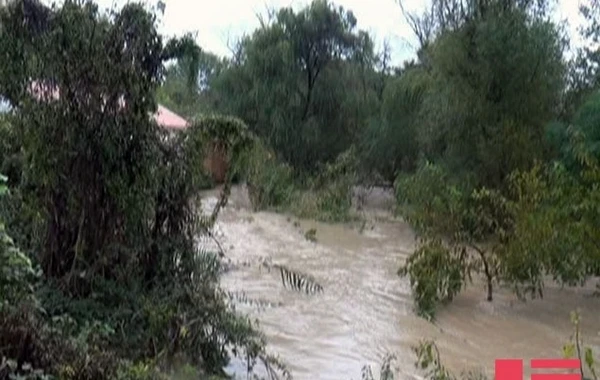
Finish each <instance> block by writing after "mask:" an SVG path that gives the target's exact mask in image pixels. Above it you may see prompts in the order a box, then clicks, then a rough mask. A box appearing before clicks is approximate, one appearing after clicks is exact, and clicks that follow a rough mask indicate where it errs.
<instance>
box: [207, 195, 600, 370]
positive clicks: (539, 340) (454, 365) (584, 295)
mask: <svg viewBox="0 0 600 380" xmlns="http://www.w3.org/2000/svg"><path fill="white" fill-rule="evenodd" d="M207 196H209V197H208V198H207V200H206V205H207V206H208V207H210V206H211V204H213V202H214V198H211V197H210V196H212V197H214V196H216V192H211V193H208V194H207ZM369 200H370V201H368V202H367V207H366V210H367V211H366V216H367V220H368V223H367V224H366V225H365V228H364V229H363V230H362V231H361V229H360V228H358V227H359V226H351V225H329V224H324V223H318V222H314V221H299V220H297V219H296V218H292V217H287V216H286V215H281V214H276V213H270V212H258V213H254V212H252V211H251V210H250V207H249V202H248V199H247V196H246V194H245V192H244V190H243V188H241V187H237V188H234V190H233V192H232V196H231V198H230V201H229V204H228V206H227V207H226V208H225V209H224V210H223V211H222V213H221V215H220V216H219V221H218V225H217V228H216V229H217V231H218V232H219V234H220V236H219V239H220V241H221V245H222V246H223V248H224V250H225V254H226V256H227V257H228V258H229V259H230V260H232V261H234V262H238V263H240V262H247V263H250V264H251V265H248V266H242V267H240V268H238V269H237V270H232V271H230V272H228V273H226V274H224V275H223V278H222V286H223V287H224V288H225V289H227V290H229V291H231V292H237V293H241V292H243V293H245V295H246V296H247V297H248V298H249V299H261V300H265V301H269V302H271V303H272V304H273V305H272V306H268V307H264V308H257V307H252V306H248V307H243V306H244V305H239V307H238V309H239V310H240V311H242V312H246V313H248V314H249V315H250V316H251V317H253V318H257V319H258V320H259V321H260V326H261V328H262V330H263V331H264V332H265V334H266V336H267V339H268V345H269V346H268V347H269V352H271V353H276V354H278V355H279V356H280V358H281V359H282V360H283V361H284V362H285V363H286V364H287V366H288V368H289V369H290V370H291V372H292V375H293V377H294V379H301V380H302V379H307V380H312V379H323V380H329V379H331V380H334V379H335V380H350V379H360V377H361V368H362V366H363V365H365V364H370V365H371V366H372V367H373V372H374V374H375V375H376V377H377V375H378V368H379V363H380V362H381V360H382V359H383V357H384V355H385V354H386V353H392V354H395V356H396V358H397V360H396V361H395V366H396V367H397V371H396V373H397V374H398V376H397V377H396V378H397V379H413V378H420V377H419V372H418V371H417V370H416V369H415V367H414V361H415V356H414V354H413V353H412V351H411V347H412V346H414V345H416V344H418V342H419V341H420V340H421V339H434V340H435V341H436V343H437V345H438V347H439V349H440V353H441V356H442V359H443V361H444V363H445V364H446V365H447V367H448V368H449V369H451V370H453V371H456V372H460V371H462V370H470V369H479V370H482V371H484V372H485V373H486V374H487V375H488V376H489V378H490V379H491V378H493V366H494V359H496V358H502V357H519V358H524V360H525V361H526V363H527V361H528V359H531V358H534V357H557V356H559V355H560V354H561V347H562V345H563V344H564V343H565V342H566V341H568V339H569V337H570V334H571V333H572V326H571V324H570V320H569V314H570V312H571V311H572V310H575V309H577V308H579V309H580V310H581V315H582V330H583V333H584V337H585V339H586V341H587V343H588V344H590V345H592V346H593V347H595V348H596V350H597V349H598V347H599V345H600V333H599V331H600V299H598V298H592V297H591V294H592V293H593V287H594V284H591V285H590V286H589V288H586V289H577V290H574V289H560V288H558V287H553V286H551V285H550V284H549V285H547V288H546V291H545V294H544V299H543V300H534V301H528V302H526V303H522V302H519V301H517V299H516V297H515V296H513V295H512V294H511V293H510V291H508V290H498V291H497V292H496V294H495V299H494V301H493V302H491V303H489V302H487V301H486V300H485V291H484V288H483V285H481V286H473V287H471V288H469V289H467V290H466V291H465V292H464V293H463V294H461V295H460V296H459V297H458V298H456V299H455V301H454V302H453V303H452V304H451V305H449V306H447V307H444V308H442V309H440V311H439V313H438V316H437V321H436V324H435V325H434V324H431V323H428V322H426V321H425V320H423V319H420V318H418V317H416V316H415V315H414V313H413V303H412V299H411V293H410V284H409V282H408V280H407V279H403V278H400V277H398V276H397V274H396V272H397V270H398V267H399V266H400V265H401V264H402V262H403V260H404V259H405V258H406V257H407V256H408V255H409V254H410V253H411V252H412V249H413V247H414V245H415V240H414V235H413V233H412V231H411V229H410V227H409V226H408V225H407V224H406V223H404V222H402V221H400V220H397V219H394V218H393V217H392V216H391V213H390V212H389V211H388V210H389V209H390V207H391V204H390V203H389V202H391V199H390V198H389V196H386V194H385V193H384V192H382V191H379V192H378V194H376V195H374V196H371V197H370V198H369ZM313 228H314V229H315V230H316V242H313V241H310V240H308V239H306V238H305V233H306V231H308V230H309V229H313ZM261 257H270V258H271V259H272V262H273V263H277V264H281V265H285V266H287V267H289V268H293V269H295V270H298V271H300V272H303V273H308V274H310V275H312V276H314V278H315V279H316V280H317V281H318V282H319V283H320V284H321V285H322V286H323V288H324V292H323V293H320V294H315V295H306V294H301V293H298V292H294V291H291V290H288V289H286V288H284V287H283V286H282V283H281V279H280V277H279V275H278V273H276V272H267V271H265V269H264V268H261V267H260V265H258V263H259V262H260V258H261ZM526 367H527V365H526ZM526 372H527V370H526ZM244 378H245V376H244Z"/></svg>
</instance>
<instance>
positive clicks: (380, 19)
mask: <svg viewBox="0 0 600 380" xmlns="http://www.w3.org/2000/svg"><path fill="white" fill-rule="evenodd" d="M126 1H127V0H97V2H98V3H99V4H100V6H101V7H110V6H111V5H113V4H115V5H117V6H121V5H123V4H125V3H126ZM149 1H151V2H152V4H154V3H155V0H149ZM581 1H587V0H558V7H557V8H556V10H555V17H556V19H557V21H558V20H564V19H568V20H569V24H570V25H569V31H570V34H571V35H572V36H573V37H575V38H576V37H577V29H576V28H577V26H578V25H579V23H580V16H579V14H578V7H579V4H580V2H581ZM163 2H165V4H166V9H165V14H164V16H163V17H162V20H161V23H162V24H161V32H162V33H164V34H166V35H169V36H176V35H181V34H183V33H185V32H197V35H198V43H199V44H200V46H202V48H203V49H205V50H209V51H211V52H213V53H216V54H218V55H229V50H228V48H227V46H228V40H229V41H234V40H235V39H236V38H239V37H240V36H241V35H243V33H250V32H251V31H252V30H254V29H255V28H256V27H257V26H258V19H257V17H256V15H257V14H264V13H265V10H266V9H267V7H275V8H279V7H282V6H292V7H294V8H295V9H298V8H301V7H303V6H305V5H307V4H309V3H310V0H210V1H209V0H163ZM333 2H334V3H335V4H338V5H342V6H343V7H344V8H346V9H350V10H352V11H353V12H354V15H355V16H356V18H357V19H358V26H359V28H361V29H366V30H368V31H369V32H371V33H372V35H373V36H374V37H375V41H376V42H377V44H378V46H380V45H381V43H382V41H383V40H384V39H388V40H389V41H390V44H391V46H392V49H393V60H394V63H396V64H399V63H401V62H402V61H404V60H405V59H407V58H411V57H412V56H413V55H414V51H415V38H414V36H413V34H412V32H411V30H410V28H409V27H408V25H407V24H406V21H405V20H404V18H403V16H402V13H401V11H400V7H399V6H398V4H397V3H396V0H333ZM428 3H429V0H404V4H405V7H406V8H407V9H409V10H419V9H423V7H424V6H425V5H426V4H428ZM574 42H575V43H577V41H576V40H574Z"/></svg>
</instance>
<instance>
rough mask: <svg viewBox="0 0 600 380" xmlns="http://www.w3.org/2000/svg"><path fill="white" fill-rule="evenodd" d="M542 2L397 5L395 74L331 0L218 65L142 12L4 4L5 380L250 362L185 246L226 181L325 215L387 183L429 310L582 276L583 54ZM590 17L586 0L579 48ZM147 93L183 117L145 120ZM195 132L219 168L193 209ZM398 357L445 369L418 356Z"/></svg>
mask: <svg viewBox="0 0 600 380" xmlns="http://www.w3.org/2000/svg"><path fill="white" fill-rule="evenodd" d="M163 5H164V4H163ZM550 6H551V1H549V0H535V1H534V0H478V1H470V0H453V1H446V0H432V1H431V4H430V7H428V8H427V9H428V10H427V11H425V12H424V13H422V14H406V16H407V20H408V21H409V24H410V25H411V26H412V28H413V30H414V32H415V33H416V35H417V37H418V39H419V42H420V44H421V46H419V49H418V52H417V58H416V59H415V60H413V61H411V62H405V63H404V64H403V65H402V66H401V67H393V66H392V65H391V63H390V51H389V48H388V47H387V45H385V46H384V47H383V49H382V50H381V51H380V52H377V51H376V48H375V45H376V44H375V42H374V41H373V39H372V38H371V37H370V36H369V34H368V33H366V32H365V31H362V30H359V29H358V28H357V25H358V24H357V19H356V17H355V16H354V14H353V13H352V12H351V11H350V10H347V9H344V8H341V7H338V6H337V5H335V4H333V3H331V2H328V1H326V0H314V1H313V2H311V3H310V4H309V5H308V6H306V7H305V8H302V9H300V10H294V9H292V8H282V9H279V10H275V11H273V12H271V13H270V14H269V17H268V18H267V19H261V25H260V27H259V28H257V29H256V30H255V31H254V32H253V33H251V34H250V35H248V36H245V37H244V38H242V39H241V40H240V41H239V42H238V44H237V45H235V46H233V47H232V53H233V54H232V56H231V57H229V58H221V57H217V56H216V55H214V54H212V53H210V52H207V51H203V50H202V49H201V48H200V47H198V46H197V45H196V44H195V43H194V42H193V38H192V36H191V35H188V36H185V37H183V38H181V39H174V40H168V41H165V40H163V37H162V36H160V35H159V33H158V32H157V30H156V16H155V14H154V13H153V12H150V11H148V10H147V9H145V8H144V7H142V6H141V5H139V4H128V5H126V6H124V7H123V8H122V9H120V10H114V11H112V12H110V13H107V14H105V13H101V12H100V11H99V10H98V7H97V6H96V5H95V4H94V3H93V2H92V1H74V0H67V1H65V2H64V4H62V5H60V6H53V7H51V8H49V7H46V6H43V5H41V4H40V3H39V2H38V1H37V0H16V1H14V2H11V4H10V5H7V6H3V7H0V97H1V98H2V99H6V100H7V101H8V102H9V103H10V105H11V107H12V110H11V111H10V112H8V113H5V114H2V115H0V173H3V176H2V177H0V274H1V275H2V277H0V359H1V361H0V379H5V378H9V376H11V375H15V374H18V375H22V376H25V377H26V378H31V379H34V378H36V379H37V378H44V376H54V377H57V378H62V379H105V378H120V379H134V378H135V379H140V378H162V377H163V376H167V375H168V374H172V373H175V372H176V371H181V370H182V369H185V370H186V371H187V372H190V373H191V375H190V374H188V375H189V376H190V377H194V376H195V377H198V376H200V374H205V373H208V374H222V368H223V367H224V366H225V365H226V364H227V363H228V360H229V358H230V356H231V355H230V354H231V353H232V352H233V353H235V354H239V355H242V356H243V357H244V358H246V359H247V360H249V361H250V362H254V361H256V360H257V359H259V358H260V359H262V360H263V361H269V360H270V359H269V358H268V357H267V356H266V355H265V351H264V339H263V337H262V335H261V334H260V332H259V331H258V330H256V329H255V326H254V325H253V324H252V323H250V322H249V321H248V320H246V319H245V318H244V317H242V316H239V315H237V314H236V313H235V312H234V311H233V310H232V309H231V308H230V307H229V306H227V304H226V302H225V295H224V293H223V292H222V291H221V289H220V287H219V269H220V262H219V259H218V257H217V255H215V254H214V253H211V252H205V251H203V250H202V247H198V244H197V239H196V238H197V237H198V235H199V234H206V233H209V231H210V229H211V227H212V225H213V224H214V222H215V220H216V218H217V216H218V214H219V210H220V209H221V208H222V207H223V206H225V205H226V203H227V197H228V195H229V192H230V190H231V185H232V182H233V181H237V180H239V181H241V182H244V183H245V184H246V185H247V187H248V190H249V195H250V198H251V201H252V204H253V205H254V208H255V209H256V210H263V209H274V210H277V211H284V212H293V213H295V214H296V215H297V216H300V217H305V218H316V219H320V220H324V221H329V222H334V221H348V220H350V219H351V218H352V216H353V215H352V212H351V211H352V202H353V199H352V193H353V187H354V186H356V185H362V186H366V187H368V186H371V185H373V184H376V183H378V184H380V183H388V184H389V183H393V184H394V188H395V194H396V198H397V203H398V211H399V212H400V214H401V215H402V216H403V217H404V218H405V219H406V220H407V221H408V222H409V223H410V224H411V225H412V226H413V227H414V229H415V231H416V232H417V234H418V238H419V240H418V244H417V247H416V249H415V252H414V253H413V254H412V255H411V256H410V257H409V258H408V260H407V261H406V262H405V263H403V264H402V267H401V269H400V270H399V274H400V275H402V276H407V277H409V280H410V284H411V286H412V289H413V293H414V297H415V305H416V309H417V311H418V313H419V314H420V315H422V316H424V317H426V318H433V317H434V315H435V310H436V307H437V306H438V305H439V304H440V303H445V302H450V301H452V299H454V298H455V297H456V296H457V295H458V294H459V293H460V291H461V290H462V289H463V288H464V287H465V286H468V284H469V283H470V282H472V281H478V280H479V277H482V278H483V280H484V281H485V285H486V289H487V294H486V298H487V300H489V301H492V300H493V294H494V289H496V288H497V287H498V286H510V287H512V288H513V289H514V290H515V292H516V293H517V294H518V295H519V296H521V297H525V296H526V295H528V294H529V295H532V296H543V293H544V292H543V288H544V282H545V281H548V280H550V279H552V280H553V281H557V282H559V283H560V284H562V285H566V286H580V285H583V284H584V283H586V281H588V280H589V279H590V278H593V277H595V276H598V275H600V249H599V247H600V235H599V232H598V231H600V228H599V227H600V220H599V215H600V209H599V207H600V193H599V187H598V181H599V180H600V106H599V105H600V93H599V92H598V91H599V89H600V87H599V85H600V81H599V80H598V78H599V74H598V63H599V61H600V60H599V59H598V57H599V56H600V54H598V49H597V47H594V46H595V45H594V44H588V45H586V47H585V48H583V49H581V50H580V51H578V54H577V55H576V57H575V58H574V59H573V60H572V61H567V60H566V59H565V54H564V53H565V48H566V46H567V42H568V41H566V40H565V38H564V37H563V30H562V29H561V27H560V26H559V25H557V24H555V23H554V22H552V21H551V19H550V17H549V10H550ZM599 9H600V4H598V2H597V1H596V0H592V1H591V2H590V5H589V6H583V7H582V14H583V15H584V17H585V19H586V21H587V22H586V25H585V27H584V28H583V29H582V37H583V38H584V39H586V41H592V42H594V41H597V40H598V38H600V25H599V23H598V12H599ZM157 102H161V103H162V104H164V105H166V106H168V107H169V108H172V109H173V110H175V111H177V112H179V113H180V114H182V115H183V116H185V117H187V118H188V119H189V120H190V121H191V123H190V124H191V127H189V128H188V129H186V130H185V131H182V132H177V133H175V132H170V131H166V130H163V129H161V128H159V127H158V126H157V125H156V124H155V123H154V122H153V121H152V119H151V118H149V114H151V113H152V112H154V111H155V110H156V107H157ZM224 115H229V116H224ZM210 144H216V145H218V146H220V147H222V148H223V149H224V152H225V155H226V157H225V158H226V161H227V163H228V165H229V166H228V171H227V175H226V179H225V183H224V186H223V188H222V192H221V197H220V199H219V201H218V203H217V206H216V207H215V209H214V210H213V213H212V214H211V215H201V213H200V212H199V207H198V205H199V192H200V190H202V189H204V188H206V187H207V186H210V185H211V183H210V179H209V176H208V173H206V172H205V169H204V167H205V166H204V163H205V159H206V158H207V147H209V146H210ZM476 275H479V276H476ZM230 351H231V352H230ZM416 353H417V354H418V356H419V357H420V360H421V366H422V367H423V368H425V367H427V366H428V365H429V364H431V363H433V364H434V369H433V371H432V372H431V374H430V375H431V376H430V377H431V378H436V379H437V378H440V379H441V378H443V379H449V378H454V377H453V375H451V374H450V373H448V372H447V371H446V370H445V369H444V368H443V366H441V364H440V361H439V357H438V355H437V354H436V352H435V347H434V346H433V345H431V344H429V345H424V346H422V347H421V348H420V349H419V350H417V352H416ZM585 355H588V354H587V351H586V353H585ZM589 355H591V354H589ZM390 360H391V359H389V358H388V359H386V361H385V363H384V369H385V376H386V378H388V375H389V372H390V369H389V366H390V364H389V363H390ZM586 360H587V356H586ZM271 361H272V360H271ZM428 363H429V364H428ZM592 364H593V362H592V363H591V364H589V365H590V368H591V366H592ZM363 375H364V376H366V377H369V376H370V375H369V373H367V372H365V373H364V374H363ZM178 376H182V377H185V376H186V375H185V374H178ZM382 376H383V375H382Z"/></svg>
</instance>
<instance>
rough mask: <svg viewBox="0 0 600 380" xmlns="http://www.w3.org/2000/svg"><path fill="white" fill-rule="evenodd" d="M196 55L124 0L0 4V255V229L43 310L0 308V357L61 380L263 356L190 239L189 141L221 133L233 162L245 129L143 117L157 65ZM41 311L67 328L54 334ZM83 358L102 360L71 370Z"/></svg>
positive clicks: (198, 180) (197, 151) (192, 161)
mask: <svg viewBox="0 0 600 380" xmlns="http://www.w3.org/2000/svg"><path fill="white" fill-rule="evenodd" d="M198 53H199V49H198V47H197V46H196V45H195V43H193V41H192V40H191V39H190V38H189V37H187V38H183V39H177V40H169V41H163V38H162V37H161V36H160V35H159V34H158V32H157V30H156V23H155V16H154V14H153V13H151V12H149V11H147V10H146V9H145V8H144V7H143V6H141V5H140V4H133V3H132V4H127V5H126V6H124V7H123V8H122V9H120V10H118V11H112V12H111V13H109V14H102V13H100V12H99V11H98V7H97V6H96V5H95V4H94V3H93V2H91V1H86V2H79V1H71V0H67V1H65V2H64V3H63V4H61V5H60V6H56V5H55V6H53V7H51V8H49V7H46V6H44V5H42V4H41V3H39V2H38V1H36V0H18V1H15V2H11V4H9V5H8V6H7V7H2V8H0V56H1V61H0V96H2V97H5V98H6V99H8V100H9V102H10V104H11V105H12V106H13V111H12V114H11V117H10V125H9V126H8V128H4V127H3V129H7V130H8V131H9V132H10V133H5V131H4V130H3V131H2V140H1V141H2V143H3V144H5V143H6V144H7V146H8V148H9V152H10V153H11V154H15V155H20V157H21V160H22V162H23V165H22V166H20V167H18V168H17V170H15V171H20V172H19V173H18V174H19V176H15V178H14V179H13V178H11V181H9V184H10V186H11V187H10V189H9V190H10V194H9V196H8V197H2V199H0V202H1V204H0V205H1V206H2V207H0V213H1V214H2V218H0V219H1V220H2V221H4V219H5V218H6V231H7V234H6V235H5V234H4V231H1V232H0V234H1V235H2V236H0V239H2V240H3V242H2V247H0V250H2V254H1V256H2V260H0V261H2V263H1V264H2V266H4V263H5V261H6V260H5V257H6V254H5V253H8V254H9V257H8V259H9V261H10V260H12V261H14V259H19V258H18V255H15V254H14V253H18V252H16V249H15V248H14V247H13V244H12V242H10V241H8V239H7V238H6V236H7V235H11V236H15V240H17V239H16V237H17V235H19V236H22V237H24V238H21V239H19V240H20V241H25V242H26V244H25V245H24V246H22V248H23V249H24V251H25V252H26V253H27V254H28V256H29V258H30V259H31V261H32V262H33V263H34V264H35V265H39V266H40V267H41V272H42V278H41V280H40V281H41V283H40V288H41V289H42V290H43V291H40V292H39V293H37V294H36V295H37V296H38V297H39V299H40V302H41V303H42V306H43V308H44V313H39V312H38V311H36V310H34V311H31V312H28V313H25V314H16V315H8V316H7V315H5V314H3V315H2V318H0V319H1V320H2V322H3V323H1V324H0V330H1V331H0V336H2V338H3V339H4V338H5V337H7V340H6V341H5V340H2V344H0V346H2V348H1V351H2V352H0V356H7V357H8V358H9V359H12V358H13V357H14V356H13V355H20V354H19V353H20V352H26V353H27V355H29V356H28V357H27V359H28V360H29V357H30V356H31V357H32V360H33V361H30V363H33V364H37V363H40V365H43V366H44V368H43V369H45V370H48V373H49V374H50V375H53V376H55V377H60V376H63V375H64V374H63V372H64V370H65V368H74V369H73V370H72V372H73V373H72V374H71V373H69V375H68V376H69V377H71V375H72V378H74V379H78V378H89V377H90V376H91V377H94V378H99V379H103V378H114V377H116V376H115V372H116V371H117V370H120V369H122V368H121V367H122V366H123V365H129V366H131V363H132V362H133V363H135V364H138V363H141V364H140V366H145V365H147V363H152V365H151V366H149V368H152V371H154V368H160V369H161V370H164V371H167V370H168V368H169V366H170V365H171V364H173V363H174V362H175V361H176V360H177V361H183V362H184V364H190V365H191V366H192V367H193V368H195V369H197V370H198V371H201V372H209V373H221V372H222V368H223V367H224V366H225V365H226V363H227V361H228V360H229V355H228V353H227V351H226V348H228V347H233V348H234V351H236V350H237V349H242V350H243V351H244V354H246V355H247V357H248V358H251V359H255V358H257V356H259V355H262V354H264V352H263V351H262V347H264V340H263V338H262V336H261V335H260V333H258V332H257V331H256V330H255V329H254V327H253V324H252V323H251V322H250V321H248V320H246V319H244V318H240V317H238V316H237V315H236V314H235V313H234V312H233V311H232V310H231V309H230V308H229V307H228V305H227V304H226V303H225V300H224V295H223V292H222V291H221V290H220V288H219V285H218V278H219V277H218V276H219V262H218V259H217V256H216V255H215V254H213V253H211V252H204V251H199V249H198V246H197V240H196V237H197V236H198V234H201V233H206V230H207V229H209V228H210V227H211V225H212V224H211V223H214V219H215V218H216V215H211V217H210V218H207V219H204V218H202V217H201V215H198V207H197V201H198V193H199V190H200V189H201V187H202V178H203V174H204V173H203V172H202V161H203V158H204V147H205V143H206V142H207V141H211V140H212V139H214V138H221V139H223V140H226V146H227V147H228V150H227V153H228V154H230V155H233V156H236V155H240V150H243V148H244V146H245V144H246V143H247V142H248V136H247V135H246V133H245V132H246V131H247V127H246V126H245V125H244V124H243V122H241V121H239V120H237V119H236V120H234V121H232V120H230V119H227V118H222V117H218V116H217V117H213V118H210V119H203V120H199V121H197V122H195V123H194V125H193V126H192V127H190V128H189V129H187V130H186V131H185V132H183V133H180V134H170V132H169V131H166V130H162V129H160V128H159V127H158V126H157V125H156V123H155V122H154V121H153V119H152V118H151V114H152V113H153V112H154V111H155V110H156V100H155V93H156V90H157V88H158V86H159V85H160V84H161V81H162V79H163V75H164V73H165V62H167V61H170V60H172V59H175V58H178V57H183V56H186V58H187V59H186V60H184V62H189V63H190V67H197V65H195V64H194V62H195V61H197V60H198V57H197V55H198ZM197 73H198V72H197V71H193V72H192V73H191V74H192V75H191V77H192V78H191V80H190V82H191V83H196V82H197ZM7 136H8V137H7ZM4 137H7V138H6V139H5V138H4ZM2 153H3V155H4V153H5V152H4V151H3V152H2ZM1 158H2V160H3V161H4V157H1ZM234 158H235V157H234ZM3 164H4V162H3ZM232 173H233V172H232ZM232 173H229V174H230V176H231V174H232ZM229 184H230V178H229ZM2 191H4V188H3V187H2ZM226 196H227V194H224V195H223V196H222V197H221V199H220V202H219V204H218V207H217V208H216V211H215V212H216V213H217V212H218V210H219V207H221V206H222V205H223V204H224V203H225V198H226ZM21 211H26V212H21ZM22 226H26V228H22ZM37 231H41V233H40V234H36V233H37ZM38 235H39V236H38ZM5 251H6V252H5ZM11 257H12V258H11ZM17 264H18V265H21V264H19V263H18V262H17V263H16V264H15V265H14V269H17ZM25 264H26V263H25ZM0 269H2V271H3V272H4V268H0ZM1 285H2V286H4V283H3V284H1ZM0 298H1V299H0V303H3V301H4V293H2V294H0ZM15 306H23V305H21V304H17V305H15ZM19 313H20V312H19ZM55 319H58V320H63V321H64V320H67V321H73V323H71V324H68V323H67V324H66V326H62V325H59V326H58V327H60V328H61V329H60V330H59V331H58V332H57V330H56V329H54V327H55V322H54V320H55ZM5 322H6V323H5ZM98 325H99V326H100V330H102V333H97V332H96V330H98V328H96V327H93V328H91V329H92V330H93V332H90V327H89V326H98ZM50 327H53V328H52V329H50ZM48 330H50V332H48ZM121 331H127V334H126V335H125V334H122V333H121ZM75 337H78V338H77V339H76V338H75ZM72 341H78V342H81V343H82V344H83V345H84V346H85V347H84V348H83V349H81V350H79V351H78V350H77V349H76V348H77V347H75V346H74V345H73V344H71V342H72ZM48 342H50V343H48ZM57 342H59V343H57ZM63 347H68V348H69V350H68V351H66V352H63ZM46 348H48V349H46ZM82 350H83V351H82ZM73 351H75V352H79V354H73ZM96 351H100V352H101V354H100V355H99V356H101V357H102V358H105V359H106V358H108V359H106V361H102V362H101V363H102V364H98V367H99V368H101V370H100V371H101V372H99V373H98V374H96V372H91V371H92V370H91V369H90V371H88V372H86V371H87V370H88V368H89V367H88V364H89V362H90V361H91V362H94V363H96V362H97V360H96V358H97V356H95V355H92V354H94V353H95V352H96ZM47 352H50V355H51V356H47V355H48V354H47ZM82 352H83V353H82ZM90 355H91V356H90ZM48 358H52V360H50V359H48ZM16 359H18V360H17V367H16V369H15V373H22V372H23V371H24V369H23V360H22V358H21V357H16ZM54 359H55V360H54ZM90 359H91V360H90ZM69 360H72V362H70V361H69ZM81 363H83V364H81ZM128 363H129V364H128ZM102 369H104V371H102ZM126 369H127V368H126ZM136 369H137V368H133V369H131V372H135V371H136ZM93 370H94V371H95V370H96V368H95V367H94V369H93ZM138 372H139V370H138ZM146 372H151V371H150V370H146ZM3 373H5V372H4V370H3ZM91 373H93V374H91ZM59 375H60V376H59ZM198 376H200V374H198Z"/></svg>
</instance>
